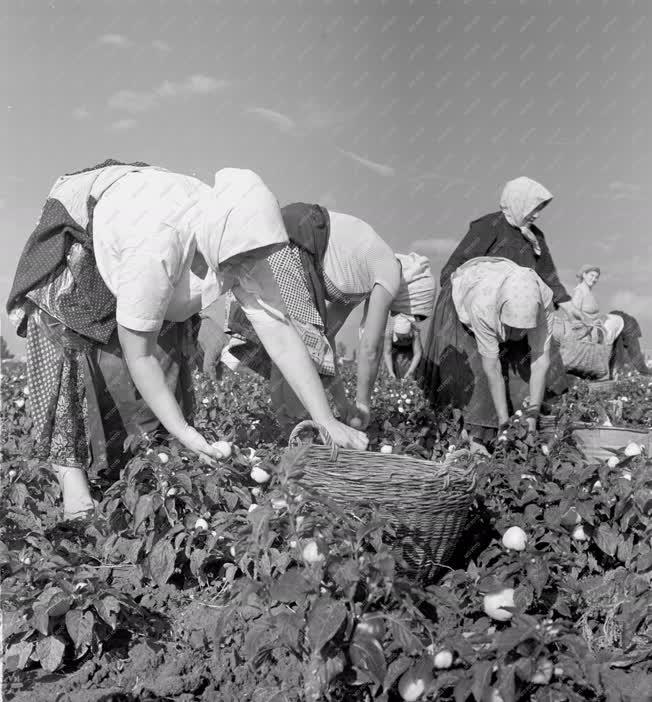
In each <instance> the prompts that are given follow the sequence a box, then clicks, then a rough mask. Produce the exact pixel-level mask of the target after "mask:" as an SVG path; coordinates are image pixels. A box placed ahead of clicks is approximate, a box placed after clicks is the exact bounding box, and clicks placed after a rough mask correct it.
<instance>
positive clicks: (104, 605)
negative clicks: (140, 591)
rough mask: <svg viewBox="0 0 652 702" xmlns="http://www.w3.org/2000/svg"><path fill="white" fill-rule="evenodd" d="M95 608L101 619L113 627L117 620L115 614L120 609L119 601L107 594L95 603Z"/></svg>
mask: <svg viewBox="0 0 652 702" xmlns="http://www.w3.org/2000/svg"><path fill="white" fill-rule="evenodd" d="M95 609H96V610H97V613H98V614H99V615H100V617H102V619H103V620H104V621H105V622H106V623H107V624H108V625H109V626H110V627H111V628H112V629H115V627H116V625H117V623H118V621H117V618H116V616H115V615H116V614H117V613H118V612H119V611H120V603H119V602H118V600H117V599H116V598H115V597H113V595H107V596H106V597H103V598H102V599H101V600H99V601H98V602H96V603H95Z"/></svg>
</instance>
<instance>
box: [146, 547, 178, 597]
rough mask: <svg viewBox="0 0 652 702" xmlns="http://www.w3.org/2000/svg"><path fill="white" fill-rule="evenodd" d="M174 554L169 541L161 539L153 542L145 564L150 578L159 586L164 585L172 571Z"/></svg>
mask: <svg viewBox="0 0 652 702" xmlns="http://www.w3.org/2000/svg"><path fill="white" fill-rule="evenodd" d="M175 559H176V556H175V553H174V549H173V548H172V545H171V544H170V542H169V541H165V540H164V539H161V540H160V541H157V542H156V543H155V544H154V548H152V550H151V552H150V554H149V556H148V557H147V564H148V565H149V572H150V575H151V577H152V580H153V581H154V582H155V583H156V584H157V585H159V586H161V585H165V583H167V581H168V580H169V579H170V576H171V575H172V573H173V572H174V562H175Z"/></svg>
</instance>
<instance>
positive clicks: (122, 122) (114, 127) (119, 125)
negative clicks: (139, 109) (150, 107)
mask: <svg viewBox="0 0 652 702" xmlns="http://www.w3.org/2000/svg"><path fill="white" fill-rule="evenodd" d="M137 124H138V122H136V120H135V119H119V120H117V121H116V122H113V124H111V127H110V129H111V131H113V132H126V131H128V130H129V129H133V128H134V127H135V126H136V125H137Z"/></svg>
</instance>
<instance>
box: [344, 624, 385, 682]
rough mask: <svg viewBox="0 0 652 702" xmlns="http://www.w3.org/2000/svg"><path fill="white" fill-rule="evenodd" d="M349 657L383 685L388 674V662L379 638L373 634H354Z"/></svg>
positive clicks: (356, 665) (354, 663)
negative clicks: (372, 635)
mask: <svg viewBox="0 0 652 702" xmlns="http://www.w3.org/2000/svg"><path fill="white" fill-rule="evenodd" d="M349 658H350V659H351V662H352V663H353V665H354V666H355V667H356V668H357V669H358V670H361V671H362V672H364V673H368V674H369V675H370V676H371V678H372V680H373V681H374V682H376V683H377V684H378V685H382V684H383V681H384V680H385V676H386V675H387V663H386V662H385V654H384V653H383V647H382V646H381V645H380V642H379V641H378V640H377V639H374V638H372V637H371V636H354V637H353V641H352V642H351V645H350V646H349Z"/></svg>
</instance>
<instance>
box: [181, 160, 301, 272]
mask: <svg viewBox="0 0 652 702" xmlns="http://www.w3.org/2000/svg"><path fill="white" fill-rule="evenodd" d="M193 225H194V227H195V231H196V241H197V249H198V250H199V252H200V253H201V254H202V256H203V257H204V259H205V260H206V263H207V264H208V266H209V268H211V269H212V270H213V271H218V270H219V268H220V266H221V265H224V263H225V262H227V261H229V259H231V258H233V257H234V256H237V255H238V254H247V253H255V257H256V258H262V257H264V256H266V255H267V254H269V253H271V251H272V250H273V248H270V247H279V248H280V247H281V246H284V245H286V244H287V243H288V236H287V233H286V231H285V227H284V226H283V217H282V216H281V208H280V207H279V204H278V201H277V200H276V198H275V197H274V195H273V194H272V192H271V191H270V190H269V188H268V187H267V186H266V185H265V183H263V181H262V179H261V178H260V176H258V175H257V174H256V173H254V172H253V171H249V170H247V169H243V168H222V169H221V170H219V171H217V173H216V174H215V183H214V185H213V187H212V189H210V190H207V191H206V192H205V193H204V195H203V196H202V197H201V199H200V201H199V203H198V207H197V208H196V209H195V211H194V222H193Z"/></svg>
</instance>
